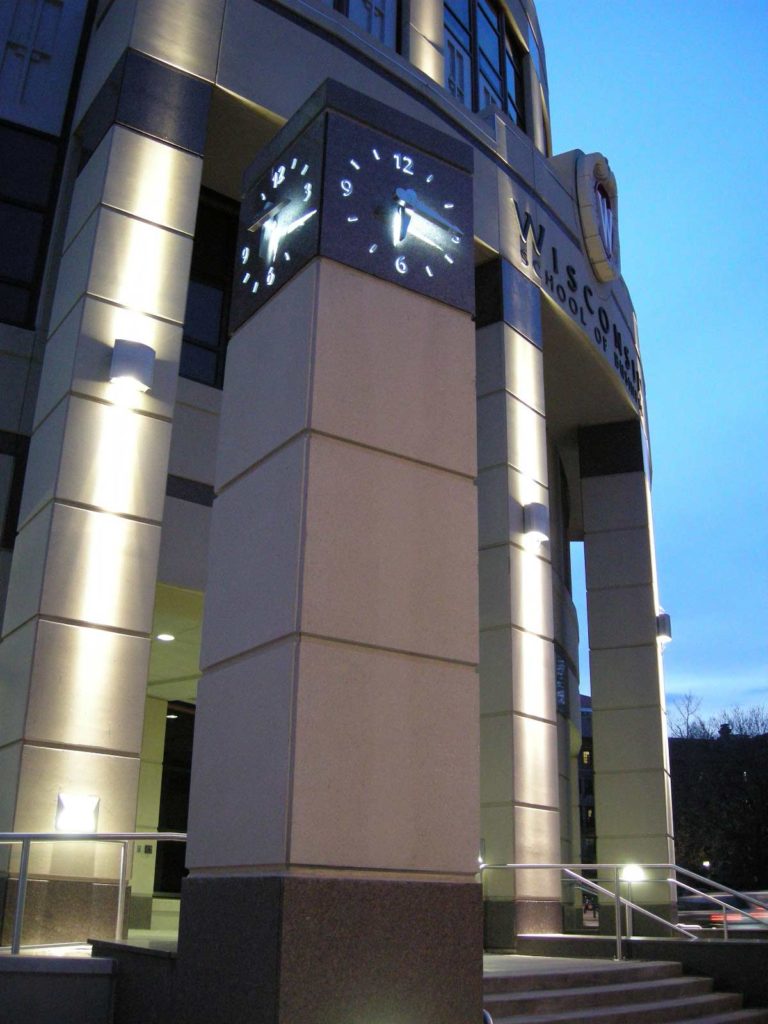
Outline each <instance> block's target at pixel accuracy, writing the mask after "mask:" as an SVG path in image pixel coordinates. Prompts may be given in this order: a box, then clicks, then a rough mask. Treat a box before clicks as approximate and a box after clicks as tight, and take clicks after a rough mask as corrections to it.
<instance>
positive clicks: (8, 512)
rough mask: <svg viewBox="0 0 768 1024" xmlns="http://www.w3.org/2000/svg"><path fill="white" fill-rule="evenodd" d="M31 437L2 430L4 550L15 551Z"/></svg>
mask: <svg viewBox="0 0 768 1024" xmlns="http://www.w3.org/2000/svg"><path fill="white" fill-rule="evenodd" d="M28 449H29V438H27V437H24V436H23V435H22V434H11V433H8V431H6V430H0V549H5V550H7V551H12V550H13V545H14V543H15V541H16V527H17V526H18V521H19V509H20V507H21V489H22V486H23V484H24V473H25V471H26V467H27V451H28Z"/></svg>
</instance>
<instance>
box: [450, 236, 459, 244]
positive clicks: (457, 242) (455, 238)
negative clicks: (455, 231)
mask: <svg viewBox="0 0 768 1024" xmlns="http://www.w3.org/2000/svg"><path fill="white" fill-rule="evenodd" d="M451 241H452V242H453V244H454V245H458V244H459V242H460V241H461V238H460V236H459V235H451Z"/></svg>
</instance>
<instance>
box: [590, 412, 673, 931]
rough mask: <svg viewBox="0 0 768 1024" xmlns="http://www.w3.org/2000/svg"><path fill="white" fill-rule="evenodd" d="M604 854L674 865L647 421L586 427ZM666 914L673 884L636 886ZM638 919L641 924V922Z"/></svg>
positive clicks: (637, 894)
mask: <svg viewBox="0 0 768 1024" xmlns="http://www.w3.org/2000/svg"><path fill="white" fill-rule="evenodd" d="M579 451H580V462H581V476H582V485H581V486H582V502H583V512H584V546H585V562H586V578H587V602H588V618H589V647H590V678H591V683H592V722H593V736H594V764H595V820H596V826H597V858H598V860H599V861H601V862H604V863H608V862H617V863H643V862H645V863H672V862H674V847H673V842H672V811H671V801H670V779H669V754H668V749H667V729H666V711H665V705H664V683H663V675H662V668H661V653H660V648H659V644H658V642H657V638H656V616H657V614H658V610H659V603H658V593H657V584H656V567H655V556H654V545H653V526H652V517H651V501H650V486H649V479H648V471H647V468H646V467H647V457H646V454H645V453H646V452H647V444H646V442H645V439H644V437H643V433H642V428H641V425H640V421H639V420H632V421H627V422H623V423H611V424H607V425H605V426H598V427H589V428H586V429H582V430H581V431H580V432H579ZM632 895H633V899H634V900H635V902H640V903H646V904H649V905H650V906H651V908H655V909H657V911H660V912H662V913H665V914H668V912H669V904H670V902H671V895H670V892H669V888H668V887H667V886H666V885H652V884H649V883H647V882H646V883H638V884H635V885H633V889H632ZM640 923H641V922H640V920H638V922H637V923H636V924H637V926H638V928H639V926H640Z"/></svg>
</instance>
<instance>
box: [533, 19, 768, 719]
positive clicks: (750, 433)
mask: <svg viewBox="0 0 768 1024" xmlns="http://www.w3.org/2000/svg"><path fill="white" fill-rule="evenodd" d="M537 10H538V13H539V20H540V22H541V28H542V34H543V40H544V47H545V50H546V55H547V68H548V73H549V90H550V109H551V117H552V134H553V146H554V151H555V152H556V153H558V152H564V151H566V150H570V149H582V150H584V151H585V152H588V153H589V152H594V151H601V152H602V153H604V154H605V155H606V156H607V157H608V160H609V162H610V164H611V168H612V170H613V171H614V173H615V174H616V178H617V181H618V187H619V216H620V231H621V258H622V272H623V274H624V277H625V279H626V281H627V284H628V286H629V289H630V292H631V294H632V298H633V301H634V304H635V308H636V310H637V316H638V321H639V325H640V344H641V351H642V357H643V365H644V367H645V375H646V381H647V387H648V409H649V420H650V428H651V444H652V452H653V462H654V481H653V503H654V512H655V528H656V551H657V562H658V573H659V585H660V595H661V601H662V604H663V605H664V607H665V609H666V610H667V611H668V612H669V613H670V615H671V616H672V628H673V634H674V639H673V642H672V644H671V645H670V646H669V647H668V648H667V650H666V652H665V654H664V667H665V676H666V688H667V696H668V700H670V701H671V700H673V699H674V698H675V696H676V695H679V694H681V693H685V692H689V691H690V692H692V693H694V694H696V695H697V696H699V697H700V698H701V699H702V707H701V711H702V712H703V713H704V715H705V717H706V716H708V715H709V714H714V713H716V712H717V711H719V710H721V709H723V708H728V707H732V706H733V705H735V704H741V705H742V706H750V705H753V704H766V703H768V444H767V443H766V442H767V440H768V331H766V319H767V317H768V217H767V216H766V211H767V210H768V114H766V104H768V3H767V2H758V0H720V2H713V0H667V2H661V0H578V2H576V0H539V2H538V3H537ZM584 632H585V631H584Z"/></svg>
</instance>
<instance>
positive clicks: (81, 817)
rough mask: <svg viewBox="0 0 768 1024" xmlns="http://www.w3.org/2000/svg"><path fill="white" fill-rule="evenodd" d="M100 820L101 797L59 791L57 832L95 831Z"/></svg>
mask: <svg viewBox="0 0 768 1024" xmlns="http://www.w3.org/2000/svg"><path fill="white" fill-rule="evenodd" d="M98 820H99V797H97V796H84V795H82V794H81V793H59V799H58V804H57V807H56V822H55V824H56V831H57V832H95V831H96V825H97V823H98Z"/></svg>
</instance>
